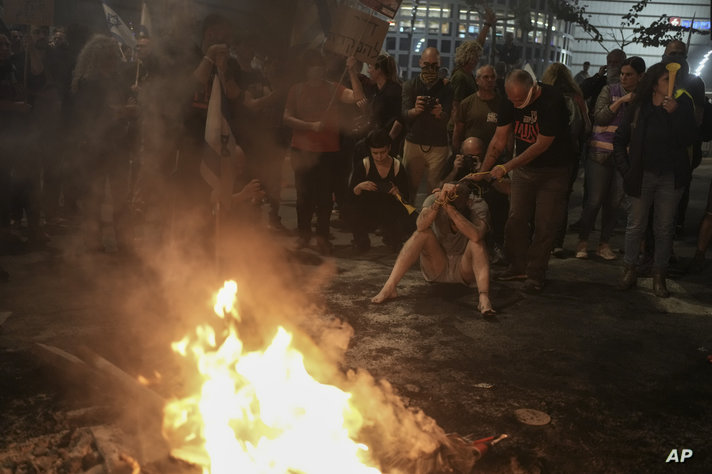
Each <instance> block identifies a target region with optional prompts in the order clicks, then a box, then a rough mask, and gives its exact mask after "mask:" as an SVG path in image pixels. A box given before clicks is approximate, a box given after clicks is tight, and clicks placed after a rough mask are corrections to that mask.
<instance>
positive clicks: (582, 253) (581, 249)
mask: <svg viewBox="0 0 712 474" xmlns="http://www.w3.org/2000/svg"><path fill="white" fill-rule="evenodd" d="M576 258H580V259H586V258H588V243H587V242H586V241H585V240H582V241H579V243H578V245H577V246H576Z"/></svg>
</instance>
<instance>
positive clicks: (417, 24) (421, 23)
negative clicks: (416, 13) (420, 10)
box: [413, 20, 425, 30]
mask: <svg viewBox="0 0 712 474" xmlns="http://www.w3.org/2000/svg"><path fill="white" fill-rule="evenodd" d="M413 28H415V29H416V30H424V29H425V20H415V23H414V24H413Z"/></svg>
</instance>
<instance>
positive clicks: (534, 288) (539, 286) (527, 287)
mask: <svg viewBox="0 0 712 474" xmlns="http://www.w3.org/2000/svg"><path fill="white" fill-rule="evenodd" d="M543 289H544V283H542V282H540V281H539V280H533V279H531V278H528V279H527V281H525V282H524V285H522V291H523V292H524V293H526V294H528V295H538V294H539V293H541V290H543Z"/></svg>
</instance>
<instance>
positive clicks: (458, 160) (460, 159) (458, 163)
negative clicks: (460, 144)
mask: <svg viewBox="0 0 712 474" xmlns="http://www.w3.org/2000/svg"><path fill="white" fill-rule="evenodd" d="M464 164H465V156H464V155H460V154H458V155H455V161H453V162H452V167H453V168H454V169H455V171H459V170H460V168H462V165H464Z"/></svg>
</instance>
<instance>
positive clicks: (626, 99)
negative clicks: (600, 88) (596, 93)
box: [620, 92, 635, 103]
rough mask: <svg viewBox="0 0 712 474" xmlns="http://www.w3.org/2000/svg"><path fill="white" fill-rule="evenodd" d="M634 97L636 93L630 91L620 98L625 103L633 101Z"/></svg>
mask: <svg viewBox="0 0 712 474" xmlns="http://www.w3.org/2000/svg"><path fill="white" fill-rule="evenodd" d="M634 97H635V94H634V93H633V92H628V93H627V94H626V95H624V96H623V97H621V98H620V101H621V102H623V103H627V102H631V101H632V100H633V98H634Z"/></svg>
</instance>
